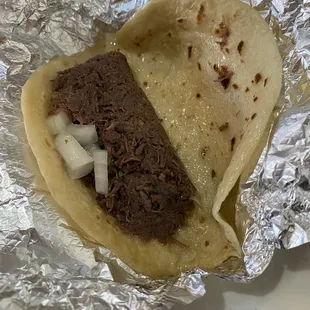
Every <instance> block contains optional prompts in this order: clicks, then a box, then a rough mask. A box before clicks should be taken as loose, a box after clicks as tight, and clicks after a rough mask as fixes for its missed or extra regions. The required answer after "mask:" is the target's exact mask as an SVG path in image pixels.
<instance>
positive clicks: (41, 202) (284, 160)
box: [0, 0, 310, 309]
mask: <svg viewBox="0 0 310 310" xmlns="http://www.w3.org/2000/svg"><path fill="white" fill-rule="evenodd" d="M147 1H148V0H121V1H120V0H15V1H5V0H0V141H1V149H0V308H1V309H23V308H27V309H39V308H42V307H46V308H51V309H148V308H152V309H165V308H170V307H171V306H173V305H174V304H175V303H180V302H181V303H190V302H192V301H193V300H194V299H196V298H198V297H200V296H202V295H204V293H205V288H204V284H203V281H202V277H204V276H206V275H207V273H206V272H204V271H202V270H193V271H192V272H189V273H187V274H182V275H181V276H180V277H177V278H173V279H169V280H166V281H164V280H157V281H154V280H151V279H149V278H147V277H144V276H141V275H138V274H136V273H135V272H134V271H133V270H131V269H130V268H129V267H128V266H126V265H125V264H124V263H123V262H122V261H120V260H119V259H118V258H117V257H114V256H113V254H112V253H111V252H110V251H108V250H107V249H105V248H103V247H98V246H97V245H89V244H88V245H87V246H86V245H85V244H84V243H83V240H80V239H79V238H78V237H77V234H76V233H75V232H74V230H73V229H72V228H71V227H70V226H69V225H68V223H67V222H66V221H65V220H64V219H63V218H62V217H61V216H59V214H58V213H56V212H55V210H54V208H53V207H50V206H49V204H48V202H47V200H46V198H44V195H42V194H41V193H39V192H38V191H35V190H34V188H33V186H32V183H33V175H32V174H31V173H29V172H28V170H27V166H26V163H25V162H24V148H25V147H26V143H25V138H24V134H23V131H22V118H21V112H20V106H19V101H20V94H21V87H22V85H23V84H24V82H25V81H26V79H27V77H28V76H29V75H30V74H31V72H33V71H34V70H35V69H36V68H37V67H38V66H40V65H41V64H42V63H44V62H46V61H47V60H48V59H50V58H52V57H54V56H56V55H61V54H72V53H75V52H77V51H80V50H83V49H84V48H85V47H87V46H90V45H91V44H92V43H93V40H94V37H95V34H96V26H95V25H94V23H93V21H94V20H95V19H98V20H100V21H102V22H103V23H104V24H106V25H108V26H112V27H113V28H119V27H121V25H122V24H123V23H124V22H126V21H127V20H128V19H129V18H130V17H131V16H132V15H133V14H134V12H135V11H136V10H137V9H139V8H141V7H143V6H144V5H145V4H146V3H147ZM244 2H246V3H248V4H249V5H251V6H253V7H255V9H257V10H258V11H259V12H260V13H261V15H262V16H263V18H265V20H266V21H267V23H269V25H270V27H271V29H272V30H273V33H274V34H275V37H276V39H277V42H278V46H279V49H280V52H281V54H282V57H283V59H284V67H283V70H284V87H283V92H282V95H281V98H280V100H279V104H278V105H277V107H276V109H275V112H274V116H275V117H277V116H278V115H280V114H281V115H282V114H283V112H284V111H286V112H285V113H284V114H283V116H281V119H280V121H279V124H278V127H275V126H272V129H271V131H270V137H273V138H271V142H270V145H271V147H270V149H269V148H268V147H267V146H266V147H265V149H264V151H263V153H262V155H261V157H260V159H259V161H258V163H257V165H256V167H255V169H254V172H253V173H252V175H251V176H250V177H249V179H248V180H247V182H245V183H244V184H242V185H241V186H240V195H239V199H238V205H237V207H238V208H239V209H242V210H244V208H245V207H246V208H247V210H248V212H249V214H250V216H251V222H250V224H249V225H248V228H247V230H246V233H245V237H244V244H243V251H244V266H243V268H241V269H240V270H238V272H236V273H235V274H234V275H233V276H230V277H229V278H230V279H233V280H241V281H248V280H251V279H253V278H255V277H256V276H258V275H259V274H261V273H262V272H263V271H264V269H265V268H266V267H267V266H268V264H269V262H270V260H271V258H272V255H273V251H274V249H275V247H278V248H291V247H294V246H298V245H300V244H303V243H306V242H308V238H309V237H308V234H309V227H310V215H309V214H310V213H309V198H310V197H309V189H310V185H309V184H310V183H309V178H310V175H309V172H307V170H309V169H308V166H309V162H308V160H309V155H308V154H309V151H308V150H307V148H308V144H309V143H310V142H309V134H310V129H309V128H310V125H309V124H310V116H309V115H310V113H309V112H310V108H309V107H308V106H307V105H306V104H307V103H309V104H310V102H309V95H310V91H309V90H310V88H309V83H308V81H309V78H310V37H309V26H310V5H309V1H308V0H298V1H287V0H273V1H271V0H261V1H260V0H257V1H256V0H255V1H254V0H252V1H244ZM293 105H295V106H298V107H294V108H293V109H292V108H291V107H292V106H293ZM304 105H305V106H304ZM299 106H301V107H299ZM275 128H276V129H275ZM274 132H275V135H272V134H273V133H274ZM308 149H310V148H308ZM42 190H43V191H44V189H42Z"/></svg>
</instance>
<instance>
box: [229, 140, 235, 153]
mask: <svg viewBox="0 0 310 310" xmlns="http://www.w3.org/2000/svg"><path fill="white" fill-rule="evenodd" d="M230 142H231V149H230V150H231V151H233V150H234V146H235V143H236V138H235V137H233V138H232V139H231V141H230Z"/></svg>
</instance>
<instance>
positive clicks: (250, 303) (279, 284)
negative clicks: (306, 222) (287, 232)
mask: <svg viewBox="0 0 310 310" xmlns="http://www.w3.org/2000/svg"><path fill="white" fill-rule="evenodd" d="M205 282H206V290H207V293H206V295H205V296H204V297H203V298H200V299H198V300H196V301H195V302H193V303H192V304H190V305H187V306H176V307H174V309H173V310H205V309H208V310H252V309H253V310H278V309H279V310H286V309H293V310H304V309H305V310H310V245H309V244H307V245H304V246H301V247H298V248H296V249H292V250H288V251H284V250H282V251H276V253H275V255H274V257H273V260H272V262H271V264H270V265H269V267H268V269H267V270H266V271H265V273H264V274H263V275H261V276H260V277H259V278H257V279H256V280H254V281H253V282H252V283H250V284H236V283H232V282H228V281H225V280H221V279H218V278H213V277H212V278H211V277H209V278H207V279H206V281H205Z"/></svg>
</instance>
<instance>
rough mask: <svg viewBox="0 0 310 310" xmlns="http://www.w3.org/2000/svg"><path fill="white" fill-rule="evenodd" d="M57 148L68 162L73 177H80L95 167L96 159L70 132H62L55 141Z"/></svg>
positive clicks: (68, 168)
mask: <svg viewBox="0 0 310 310" xmlns="http://www.w3.org/2000/svg"><path fill="white" fill-rule="evenodd" d="M54 144H55V148H56V150H57V151H58V152H59V154H60V155H61V157H62V158H63V160H64V161H65V163H66V167H67V172H68V174H69V176H70V178H72V179H79V178H82V177H84V176H85V175H87V174H89V173H90V172H91V171H92V170H93V169H94V160H93V158H92V157H91V156H90V155H89V154H88V153H87V151H86V150H84V149H83V147H82V146H81V145H80V144H79V142H78V141H77V140H76V139H75V138H74V137H73V136H72V135H70V134H69V133H67V132H62V133H60V134H59V135H58V136H57V137H56V138H55V141H54Z"/></svg>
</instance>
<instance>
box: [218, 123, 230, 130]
mask: <svg viewBox="0 0 310 310" xmlns="http://www.w3.org/2000/svg"><path fill="white" fill-rule="evenodd" d="M228 127H229V124H228V122H226V123H225V124H223V125H221V126H220V127H219V131H224V130H226V129H228Z"/></svg>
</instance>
